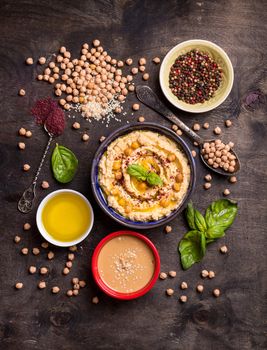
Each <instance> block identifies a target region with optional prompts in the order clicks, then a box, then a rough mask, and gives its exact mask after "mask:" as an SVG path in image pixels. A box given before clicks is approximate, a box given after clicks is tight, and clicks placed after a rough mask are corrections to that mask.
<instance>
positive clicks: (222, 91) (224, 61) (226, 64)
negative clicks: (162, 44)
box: [159, 39, 234, 113]
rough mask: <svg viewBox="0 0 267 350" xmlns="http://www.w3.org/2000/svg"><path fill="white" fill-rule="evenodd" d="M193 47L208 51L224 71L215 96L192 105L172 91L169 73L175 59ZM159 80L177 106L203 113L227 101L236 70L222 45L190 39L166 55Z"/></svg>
mask: <svg viewBox="0 0 267 350" xmlns="http://www.w3.org/2000/svg"><path fill="white" fill-rule="evenodd" d="M193 49H199V50H201V51H204V52H207V53H208V54H209V55H210V56H211V57H212V58H213V59H214V60H215V61H216V62H217V63H218V64H219V65H220V66H221V67H222V70H223V72H222V81H221V84H220V86H219V88H218V90H217V91H216V92H215V94H214V96H213V97H212V98H211V99H210V100H208V101H205V102H204V103H196V104H194V105H193V104H192V105H191V104H189V103H185V102H183V101H182V100H179V99H178V98H177V97H176V96H175V95H174V94H173V93H172V92H171V89H170V88H169V73H170V69H171V66H172V65H173V63H174V62H175V59H176V58H177V57H178V56H180V55H183V54H185V53H187V52H188V51H191V50H193ZM159 82H160V86H161V89H162V91H163V93H164V95H165V97H166V98H167V99H168V100H169V102H170V103H172V104H173V105H174V106H175V107H177V108H179V109H181V110H183V111H186V112H191V113H203V112H207V111H210V110H212V109H214V108H216V107H218V106H219V105H220V104H222V103H223V102H224V101H225V99H226V98H227V96H228V95H229V94H230V92H231V90H232V86H233V82H234V70H233V66H232V63H231V61H230V58H229V57H228V55H227V54H226V52H225V51H224V50H223V49H222V48H221V47H220V46H218V45H216V44H214V43H212V42H211V41H207V40H198V39H196V40H188V41H184V42H182V43H180V44H178V45H176V46H174V48H172V49H171V50H170V51H169V52H168V53H167V55H166V56H165V57H164V59H163V61H162V64H161V67H160V73H159Z"/></svg>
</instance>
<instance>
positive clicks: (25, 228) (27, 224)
mask: <svg viewBox="0 0 267 350" xmlns="http://www.w3.org/2000/svg"><path fill="white" fill-rule="evenodd" d="M30 228H31V224H29V223H28V222H26V223H25V224H24V225H23V230H24V231H28V230H30Z"/></svg>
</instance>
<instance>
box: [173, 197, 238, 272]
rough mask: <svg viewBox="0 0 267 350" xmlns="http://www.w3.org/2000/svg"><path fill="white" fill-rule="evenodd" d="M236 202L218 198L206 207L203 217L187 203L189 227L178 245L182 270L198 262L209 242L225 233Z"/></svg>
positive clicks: (230, 222) (235, 212) (233, 216)
mask: <svg viewBox="0 0 267 350" xmlns="http://www.w3.org/2000/svg"><path fill="white" fill-rule="evenodd" d="M237 210H238V209H237V204H236V203H235V202H233V201H230V200H228V199H219V200H217V201H215V202H213V203H211V205H210V206H209V207H208V208H207V210H206V213H205V217H204V216H203V215H202V214H201V213H200V212H199V211H198V210H197V209H194V207H193V204H192V203H189V204H188V205H187V208H186V213H185V214H186V219H187V223H188V226H189V228H190V229H191V230H190V231H189V232H187V233H186V234H185V235H184V237H183V238H182V240H181V241H180V243H179V245H178V250H179V252H180V256H181V263H182V266H183V269H184V270H187V269H189V268H190V267H191V266H192V265H193V264H195V263H197V262H199V261H200V260H201V259H202V258H203V257H204V255H205V252H206V247H207V245H208V244H209V243H211V242H213V241H215V240H216V239H218V238H220V237H223V236H224V235H225V230H227V229H228V228H229V227H230V226H231V225H232V223H233V222H234V219H235V217H236V214H237Z"/></svg>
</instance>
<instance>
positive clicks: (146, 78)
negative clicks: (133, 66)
mask: <svg viewBox="0 0 267 350" xmlns="http://www.w3.org/2000/svg"><path fill="white" fill-rule="evenodd" d="M148 79H149V74H148V73H145V74H143V80H145V81H146V80H148Z"/></svg>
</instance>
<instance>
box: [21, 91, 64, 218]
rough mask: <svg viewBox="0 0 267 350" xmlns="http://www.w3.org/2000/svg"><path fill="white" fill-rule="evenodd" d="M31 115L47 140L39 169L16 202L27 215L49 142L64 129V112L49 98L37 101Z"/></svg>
mask: <svg viewBox="0 0 267 350" xmlns="http://www.w3.org/2000/svg"><path fill="white" fill-rule="evenodd" d="M31 114H32V115H33V117H34V119H35V122H36V123H37V124H39V125H43V127H44V130H45V131H46V132H47V134H48V136H49V139H48V142H47V145H46V148H45V150H44V153H43V156H42V159H41V161H40V164H39V167H38V169H37V172H36V174H35V177H34V180H33V182H32V183H31V185H30V186H29V187H28V188H27V189H26V190H25V191H24V192H23V194H22V196H21V198H20V200H19V202H18V210H19V211H21V212H22V213H28V212H29V211H31V210H32V207H33V202H34V198H35V187H36V183H37V180H38V177H39V174H40V172H41V169H42V166H43V164H44V161H45V158H46V155H47V153H48V151H49V148H50V145H51V142H52V140H53V138H54V137H56V136H59V135H61V134H62V133H63V131H64V128H65V117H64V112H63V111H62V109H61V108H60V107H58V105H57V102H55V101H53V100H52V99H51V98H45V99H41V100H38V101H37V102H36V104H35V106H34V107H33V108H32V109H31Z"/></svg>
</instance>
